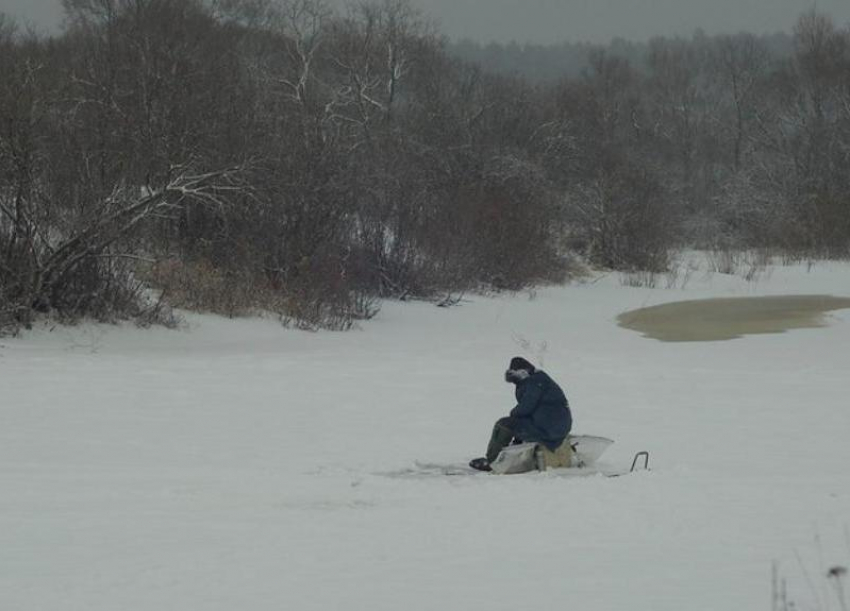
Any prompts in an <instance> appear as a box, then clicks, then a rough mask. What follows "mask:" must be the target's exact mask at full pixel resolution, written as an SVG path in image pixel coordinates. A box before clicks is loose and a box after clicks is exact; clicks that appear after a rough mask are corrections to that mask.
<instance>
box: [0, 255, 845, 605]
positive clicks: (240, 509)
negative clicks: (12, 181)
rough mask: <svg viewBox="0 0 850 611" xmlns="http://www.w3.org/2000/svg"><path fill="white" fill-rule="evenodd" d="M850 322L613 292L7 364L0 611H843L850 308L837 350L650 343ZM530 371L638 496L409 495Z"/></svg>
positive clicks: (768, 339)
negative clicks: (790, 321)
mask: <svg viewBox="0 0 850 611" xmlns="http://www.w3.org/2000/svg"><path fill="white" fill-rule="evenodd" d="M791 293H795V294H796V293H799V294H805V293H819V294H824V293H827V294H834V295H843V296H850V265H846V264H844V265H841V264H820V265H817V266H815V267H814V268H813V269H811V270H810V271H807V270H806V269H805V268H804V267H778V268H776V269H774V270H773V271H772V273H771V274H769V276H767V277H763V278H762V279H761V280H760V281H758V282H756V283H748V282H746V281H744V280H742V279H740V278H736V277H732V276H722V275H717V274H714V275H706V274H703V273H701V272H699V273H696V274H694V275H693V277H692V278H691V279H690V281H689V282H688V283H687V285H686V287H685V288H684V289H682V288H676V289H663V288H662V289H648V288H631V287H625V286H622V284H621V282H620V281H619V279H618V278H617V277H616V276H613V275H612V276H606V277H602V278H598V279H595V280H594V281H589V282H585V283H581V284H574V285H571V286H566V287H559V288H547V289H542V290H539V291H537V292H536V294H534V295H529V294H520V295H515V296H509V297H499V298H485V297H478V296H474V297H470V298H469V299H468V300H467V301H465V302H464V303H463V304H462V305H461V306H459V307H454V308H448V309H443V308H437V307H434V306H432V305H428V304H415V303H414V304H406V305H404V304H395V303H387V304H385V305H384V308H383V310H382V312H381V313H380V315H379V316H378V317H377V318H376V319H375V320H373V321H370V322H368V323H365V324H363V325H362V328H361V329H359V330H355V331H353V332H349V333H305V332H298V331H287V330H284V329H282V328H281V327H280V326H279V325H277V324H276V323H275V322H274V321H270V320H237V321H231V320H225V319H221V318H217V317H213V316H188V317H187V322H188V328H187V329H184V330H181V331H168V330H165V329H153V330H148V331H143V330H138V329H135V328H133V327H131V326H127V327H108V326H81V327H77V328H73V329H67V328H52V329H49V328H42V329H39V330H36V331H33V332H31V333H27V334H25V335H24V336H22V337H21V338H17V339H3V340H0V346H2V347H0V609H2V610H3V611H40V610H51V611H52V610H61V611H72V610H79V611H82V610H85V611H100V610H102V611H117V610H121V611H129V610H146V611H148V610H156V611H166V610H175V611H177V610H180V611H195V610H227V611H233V610H251V611H260V610H274V611H280V610H290V609H291V610H304V611H308V610H322V611H332V610H335V609H352V610H353V609H366V610H370V611H385V610H386V611H397V610H404V611H419V610H433V609H440V610H449V609H450V610H458V611H461V610H462V611H474V610H482V611H484V610H486V611H494V610H501V609H567V608H576V609H581V611H596V610H599V611H602V610H605V611H610V610H612V609H629V610H651V611H666V610H669V611H682V610H683V609H688V610H723V611H725V610H730V611H731V610H733V609H748V610H749V609H753V610H754V609H765V610H770V609H771V593H772V586H771V571H772V565H773V563H774V562H775V563H778V567H779V575H780V576H781V577H784V578H787V581H788V592H789V598H792V599H793V600H794V601H795V602H796V603H797V604H798V606H799V608H802V609H830V608H833V609H839V608H840V607H839V605H838V602H837V599H836V596H835V593H834V588H833V586H834V585H835V584H834V583H831V582H830V581H829V580H828V579H827V578H826V577H825V574H826V572H827V570H828V569H829V568H830V567H831V566H833V565H836V564H841V565H845V566H846V565H847V564H848V563H849V562H850V536H848V534H847V531H848V527H850V470H849V469H848V467H850V399H849V398H848V396H849V394H848V391H850V376H848V369H850V367H848V365H850V356H848V352H850V350H848V348H850V310H841V311H836V312H833V313H832V314H831V316H830V320H831V324H830V326H829V327H825V328H818V329H806V330H797V331H791V332H789V333H784V334H777V335H760V336H748V337H745V338H742V339H738V340H733V341H727V342H709V343H662V342H658V341H655V340H651V339H646V338H643V337H641V336H640V335H639V334H637V333H635V332H633V331H629V330H626V329H622V328H619V327H617V325H616V324H615V318H616V316H617V314H619V313H620V312H622V311H624V310H628V309H632V308H637V307H642V306H647V305H654V304H658V303H662V302H668V301H675V300H680V299H695V298H700V297H715V296H735V295H741V296H744V295H746V296H752V295H769V294H791ZM515 354H522V355H525V356H527V357H528V358H530V359H531V360H533V361H534V362H536V363H538V364H540V363H542V365H543V368H544V369H546V370H547V371H548V372H549V373H550V374H551V375H552V376H553V377H554V378H555V379H556V380H558V381H560V382H561V383H562V385H563V386H564V388H565V390H566V392H567V395H568V397H569V398H570V401H571V404H572V407H573V414H574V418H575V427H574V431H575V432H578V433H589V434H599V435H605V436H608V437H611V438H613V439H615V440H616V443H615V445H614V446H612V447H611V448H610V449H609V450H608V453H607V454H606V455H605V456H604V462H605V464H604V465H603V466H605V467H606V468H609V469H612V470H616V469H620V468H626V469H627V468H628V466H629V465H630V463H631V458H632V456H633V454H634V453H635V452H637V451H639V450H649V451H650V452H651V464H650V466H651V469H652V470H651V471H649V472H645V473H636V474H632V475H629V476H627V477H620V478H606V477H603V476H601V475H593V476H585V477H572V476H564V475H563V474H558V473H554V472H550V473H545V474H540V473H530V474H525V475H515V476H501V477H500V476H494V475H488V474H479V475H475V476H457V477H424V476H423V477H399V476H397V475H398V474H399V473H400V472H403V471H404V470H405V469H409V468H411V467H413V466H414V465H415V463H416V462H417V461H421V462H433V463H461V464H462V463H465V462H466V461H467V460H468V459H469V458H472V457H473V456H477V455H480V454H482V453H483V451H484V447H485V444H486V441H487V437H488V434H489V430H490V427H491V425H492V422H493V421H494V420H495V419H497V418H498V417H500V416H502V415H504V414H505V413H506V412H507V411H508V410H509V409H510V408H511V407H512V406H513V403H512V400H511V399H512V397H511V387H510V386H508V385H507V384H505V383H504V382H503V381H502V374H503V371H504V369H505V367H506V366H507V362H508V360H509V358H510V357H511V356H513V355H515Z"/></svg>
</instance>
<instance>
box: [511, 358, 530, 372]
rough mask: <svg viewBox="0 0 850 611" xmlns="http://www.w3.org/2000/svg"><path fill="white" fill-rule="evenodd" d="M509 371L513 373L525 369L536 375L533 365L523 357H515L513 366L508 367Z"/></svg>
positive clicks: (512, 361) (512, 362) (512, 360)
mask: <svg viewBox="0 0 850 611" xmlns="http://www.w3.org/2000/svg"><path fill="white" fill-rule="evenodd" d="M508 369H509V370H511V371H517V370H519V369H524V370H525V371H527V372H528V373H534V371H535V369H534V365H532V364H531V363H529V362H528V361H526V360H525V359H524V358H522V357H521V356H515V357H514V358H512V359H511V364H510V366H509V367H508Z"/></svg>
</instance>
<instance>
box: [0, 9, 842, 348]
mask: <svg viewBox="0 0 850 611" xmlns="http://www.w3.org/2000/svg"><path fill="white" fill-rule="evenodd" d="M63 4H64V7H65V10H66V15H67V19H66V26H65V28H64V30H63V32H62V33H61V34H60V35H58V36H54V37H50V38H45V37H39V36H34V35H31V34H27V33H21V32H19V31H17V30H16V29H15V27H14V25H13V24H12V23H11V22H10V21H9V20H8V19H3V18H0V329H5V330H6V331H14V330H16V329H18V328H20V327H22V326H27V325H29V324H31V323H32V321H33V320H34V319H35V318H37V317H38V316H39V315H41V314H42V313H51V314H52V315H53V316H57V317H59V318H60V319H63V320H68V321H72V320H76V319H78V318H80V317H83V316H90V317H94V318H97V319H100V320H115V319H120V318H127V317H131V318H134V319H136V320H137V321H139V322H141V323H151V322H157V321H164V320H168V318H169V311H170V308H171V307H175V306H179V307H186V308H193V309H200V310H207V311H215V312H220V313H224V314H227V315H236V314H240V313H245V312H251V311H256V310H262V311H267V312H275V313H277V314H278V315H279V316H280V318H281V320H283V321H284V322H286V323H288V324H293V325H296V326H299V327H304V328H319V327H325V328H347V327H349V326H350V325H351V324H352V323H353V322H354V321H356V320H357V319H359V318H364V317H369V316H371V315H373V314H374V313H375V312H376V311H377V308H378V306H379V303H380V300H381V299H384V298H401V299H406V298H428V299H437V300H439V301H440V302H443V303H450V302H451V301H452V296H453V295H454V296H456V295H458V294H461V293H462V292H464V291H469V290H516V289H520V288H522V287H525V286H530V285H533V284H535V283H540V282H557V281H562V280H564V279H565V278H568V277H569V276H570V275H571V274H573V273H575V271H576V269H577V267H578V264H579V263H580V262H584V263H589V264H591V265H594V266H600V267H605V268H610V269H616V270H625V271H636V270H648V271H662V270H664V269H665V268H666V267H667V266H668V265H669V263H670V257H671V253H672V252H674V251H675V250H676V249H677V248H682V247H700V248H724V249H736V248H741V249H743V248H761V249H769V250H771V251H777V252H782V253H783V254H788V255H794V256H829V257H843V256H846V255H847V253H848V247H850V199H848V197H849V196H850V173H848V171H847V170H848V164H847V159H848V157H847V156H848V151H850V32H848V31H847V30H845V29H841V28H839V27H837V26H836V25H835V24H834V23H833V22H832V20H831V19H830V18H829V17H828V16H826V15H823V14H820V13H817V12H809V13H805V14H804V15H802V16H801V17H800V20H799V22H798V23H797V26H796V28H795V30H794V32H793V36H792V40H793V52H791V53H790V54H789V53H777V52H776V51H775V49H774V48H773V47H771V45H770V44H768V42H769V41H766V40H765V39H760V38H757V37H754V36H750V35H747V34H741V35H737V36H724V37H706V36H704V35H697V36H694V37H693V38H692V39H688V40H684V39H663V38H659V39H656V40H653V41H651V42H649V43H648V44H647V45H646V48H645V49H644V52H643V53H641V54H640V56H639V57H634V58H631V57H628V56H627V54H624V53H622V52H621V48H622V43H620V47H619V49H620V50H618V49H615V48H607V47H595V48H593V49H590V50H589V51H588V54H587V66H586V67H585V69H584V70H583V71H582V73H581V74H580V75H578V76H576V75H567V76H564V77H563V78H561V79H557V80H549V81H545V82H541V81H534V80H529V79H525V78H523V77H521V76H518V75H505V74H496V73H493V72H491V71H487V70H485V69H483V68H482V67H481V66H480V65H478V64H476V63H473V62H470V61H467V60H464V59H461V58H458V57H457V56H456V55H455V54H453V53H451V52H450V48H449V47H450V45H449V43H448V42H447V41H446V40H445V39H444V38H442V37H441V36H440V34H439V32H438V31H437V30H436V29H435V28H434V27H433V26H432V25H431V24H430V23H429V22H428V20H427V19H425V18H424V17H423V16H422V15H421V14H420V13H418V12H417V11H415V10H414V9H412V8H411V6H410V5H409V4H407V3H406V2H405V1H404V0H378V1H372V2H361V3H356V4H351V5H349V6H348V7H346V8H345V9H342V10H332V9H330V8H329V7H328V6H327V5H326V4H324V2H323V1H322V0H278V1H273V0H212V1H202V0H64V2H63Z"/></svg>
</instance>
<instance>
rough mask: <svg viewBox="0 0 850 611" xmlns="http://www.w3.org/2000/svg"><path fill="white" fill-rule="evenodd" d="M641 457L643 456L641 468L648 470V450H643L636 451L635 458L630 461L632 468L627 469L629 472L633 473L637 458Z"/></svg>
mask: <svg viewBox="0 0 850 611" xmlns="http://www.w3.org/2000/svg"><path fill="white" fill-rule="evenodd" d="M641 457H643V470H644V471H648V470H649V452H647V451H646V450H644V451H643V452H638V453H637V454H635V459H634V460H633V461H632V468H631V469H629V473H634V470H635V467H637V464H638V459H640V458H641Z"/></svg>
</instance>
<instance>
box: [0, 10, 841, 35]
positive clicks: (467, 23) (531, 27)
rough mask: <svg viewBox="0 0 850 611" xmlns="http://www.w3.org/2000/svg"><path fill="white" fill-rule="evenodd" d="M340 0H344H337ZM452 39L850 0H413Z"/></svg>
mask: <svg viewBox="0 0 850 611" xmlns="http://www.w3.org/2000/svg"><path fill="white" fill-rule="evenodd" d="M335 1H336V2H342V1H343V0H335ZM411 1H412V3H413V4H414V5H415V6H418V7H420V8H421V9H422V10H423V11H425V12H426V13H428V14H430V15H431V16H433V17H434V18H435V19H436V20H437V21H438V22H439V24H440V29H441V31H442V32H444V33H445V34H448V35H449V36H450V37H452V38H464V37H466V38H471V39H473V40H478V41H481V42H489V41H491V40H496V41H500V42H507V41H510V40H516V41H517V42H540V43H551V42H560V41H563V40H567V41H571V42H577V41H582V40H584V41H591V42H607V41H609V40H610V39H611V38H614V37H617V36H619V37H622V38H627V39H631V40H645V39H647V38H650V37H652V36H655V35H667V36H669V35H674V34H679V35H683V36H689V35H690V34H692V33H693V32H694V30H696V29H697V28H702V29H703V30H705V31H706V32H707V33H709V34H716V33H734V32H738V31H741V30H748V31H751V32H755V33H759V34H761V33H769V32H775V31H779V30H784V31H790V29H791V27H792V25H793V23H794V21H795V20H796V19H797V16H798V15H799V14H800V13H801V12H803V11H804V10H807V9H808V8H810V7H812V6H813V5H814V4H816V5H817V7H818V9H819V10H821V11H822V12H825V13H828V14H830V15H832V17H833V18H834V19H835V20H836V22H838V24H839V25H841V26H846V25H847V24H848V23H850V0H817V2H814V0H411ZM0 10H2V11H3V12H6V13H7V14H11V15H13V16H14V17H16V18H17V19H18V20H19V21H20V22H24V23H32V24H35V25H36V26H39V27H44V28H50V27H56V25H57V24H58V23H59V21H60V19H61V14H62V11H61V8H60V2H59V0H0Z"/></svg>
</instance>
